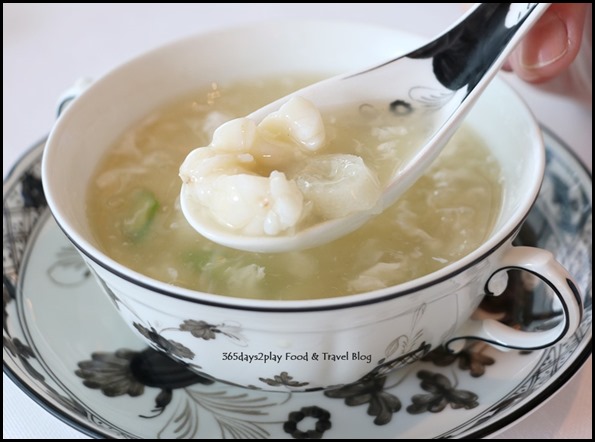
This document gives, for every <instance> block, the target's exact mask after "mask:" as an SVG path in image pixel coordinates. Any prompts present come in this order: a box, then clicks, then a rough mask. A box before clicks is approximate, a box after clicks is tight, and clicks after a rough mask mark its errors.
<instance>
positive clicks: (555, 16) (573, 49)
mask: <svg viewBox="0 0 595 442" xmlns="http://www.w3.org/2000/svg"><path fill="white" fill-rule="evenodd" d="M591 13H592V12H591V6H590V4H589V3H553V4H552V5H551V6H550V7H549V8H548V10H547V11H546V12H545V13H544V14H543V16H542V17H541V18H540V19H539V21H538V22H537V23H536V24H535V25H534V27H533V28H532V29H531V30H530V31H529V33H528V34H527V35H526V36H525V38H524V39H523V40H522V41H521V43H520V44H519V47H517V48H516V49H515V51H514V52H513V53H512V54H511V56H510V57H509V59H508V62H507V64H506V65H505V70H509V71H513V72H514V73H515V74H516V75H518V76H519V77H520V78H521V79H523V80H525V81H528V82H530V83H543V82H546V81H548V80H552V79H554V78H556V77H558V76H560V75H562V74H564V73H565V72H566V71H567V70H568V69H569V68H570V67H571V65H572V63H573V62H574V61H575V60H576V59H577V56H579V53H581V51H582V49H581V48H582V46H583V45H584V46H585V48H584V49H585V50H587V49H588V51H589V54H588V58H589V60H588V63H589V65H590V63H591V58H592V56H591V51H592V49H591V47H592V46H591V45H592V43H591V32H592V31H591V30H592V28H591ZM587 22H588V24H587ZM586 26H588V28H586ZM584 31H587V32H584ZM584 34H585V36H584ZM586 40H588V41H586ZM587 46H588V47H587ZM582 55H583V54H582V53H581V57H582ZM589 81H591V79H589Z"/></svg>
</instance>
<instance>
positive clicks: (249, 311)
mask: <svg viewBox="0 0 595 442" xmlns="http://www.w3.org/2000/svg"><path fill="white" fill-rule="evenodd" d="M417 43H419V41H418V40H417V39H415V38H412V37H411V36H409V35H405V34H403V33H401V32H398V31H395V30H391V29H383V28H377V27H372V26H368V25H362V24H353V23H333V22H283V23H272V24H262V23H261V24H257V25H253V26H248V27H244V28H239V29H230V30H223V31H219V32H214V33H210V34H202V35H197V36H193V37H190V38H187V39H184V40H181V41H178V42H175V43H173V44H170V45H167V46H165V47H162V48H159V49H157V50H154V51H152V52H150V53H148V54H146V55H143V56H141V57H139V58H137V59H134V60H132V61H130V62H129V63H126V64H125V65H123V66H121V67H119V68H117V69H115V70H114V71H112V72H111V73H109V74H108V75H106V76H105V77H103V78H101V79H99V80H98V81H96V82H95V83H94V84H92V85H91V86H90V87H89V88H88V89H87V90H86V91H85V92H84V93H82V95H81V96H80V97H78V98H77V99H76V100H74V102H73V103H72V104H71V105H70V106H69V107H68V108H67V109H66V111H65V112H64V113H63V115H62V116H61V117H60V118H59V120H58V122H57V124H56V125H55V128H54V129H53V131H52V133H51V136H50V138H49V140H48V143H47V147H46V150H45V153H44V157H43V170H42V179H43V184H44V188H45V193H46V197H47V200H48V204H49V207H50V209H51V212H52V214H53V215H54V217H55V218H56V220H57V222H58V225H59V226H60V227H61V228H62V229H63V231H64V232H65V233H66V235H67V236H68V237H69V238H70V240H71V241H72V242H73V244H74V245H75V246H76V247H77V249H78V250H79V251H80V252H81V253H82V256H83V257H84V259H85V261H86V262H87V263H88V265H89V267H90V268H91V269H92V270H93V273H94V274H95V275H96V276H97V279H98V281H99V282H100V284H101V285H102V286H103V288H104V289H105V291H106V293H108V295H109V296H110V297H111V299H112V300H113V302H114V304H115V306H116V307H117V309H118V311H119V313H120V314H121V316H122V317H123V319H124V320H125V321H126V322H127V323H128V324H129V325H130V327H131V328H132V329H133V330H135V331H136V332H137V333H138V334H139V335H140V336H142V337H143V338H144V339H145V340H146V341H147V343H148V344H149V345H151V346H153V347H155V348H157V349H159V350H162V351H165V352H167V353H168V354H169V355H170V356H172V357H173V358H175V359H178V360H180V361H182V362H184V363H186V364H188V365H189V366H190V367H191V368H193V369H195V370H196V371H197V372H200V373H202V374H206V375H208V376H211V377H213V378H216V379H219V380H223V381H227V382H231V383H235V384H239V385H243V386H249V387H253V388H263V389H273V390H274V389H281V390H287V389H290V390H293V391H304V390H312V389H317V388H327V387H330V386H336V385H341V384H346V383H351V382H356V381H358V380H359V379H362V378H365V379H370V377H373V376H376V375H380V374H384V373H386V372H387V371H389V370H392V369H396V368H399V367H401V366H404V365H406V364H408V363H410V362H413V361H415V360H417V359H419V358H420V357H422V356H423V355H424V354H426V353H427V352H428V351H430V350H431V349H433V348H435V347H437V346H439V345H441V344H444V343H450V344H453V343H455V341H456V342H460V341H458V339H459V338H462V337H477V338H481V339H483V340H486V341H487V342H490V343H492V344H495V345H499V346H501V347H508V348H543V347H546V346H548V345H552V344H553V343H555V342H558V341H559V340H560V339H564V338H565V337H567V336H569V335H570V334H572V333H573V332H574V330H575V329H576V327H577V325H578V323H579V321H580V316H581V314H582V307H581V304H580V299H579V296H578V294H577V292H576V288H575V287H576V284H574V282H573V280H572V277H571V276H570V275H568V273H567V272H566V271H565V270H564V269H563V268H562V267H561V266H560V265H559V264H558V263H557V262H556V261H555V260H554V259H553V257H552V255H551V254H550V253H549V252H547V251H544V250H540V249H533V248H526V247H513V246H512V240H513V239H514V237H515V234H516V232H517V231H518V229H519V227H520V226H521V224H522V222H523V220H524V219H525V217H526V216H527V214H528V213H529V210H530V209H531V206H532V205H533V203H534V202H535V200H536V198H537V194H538V191H539V188H540V185H541V180H542V177H543V173H544V147H543V144H542V138H541V133H540V130H539V127H538V125H537V123H536V121H535V120H534V118H533V116H532V114H531V113H530V111H529V110H528V109H527V107H526V106H525V105H524V103H523V102H522V101H521V100H520V99H519V97H518V96H517V95H516V94H515V92H514V91H513V90H511V88H510V87H509V86H507V85H506V84H505V83H504V82H503V81H501V80H498V79H497V80H495V81H494V82H493V84H492V85H490V87H489V88H488V90H487V91H486V92H485V94H484V96H482V97H481V98H480V100H479V101H478V103H477V104H476V107H475V108H474V109H473V110H472V112H471V114H470V115H469V117H468V119H467V120H468V122H469V123H470V124H471V125H472V126H473V128H474V129H475V130H476V131H478V133H479V134H480V135H481V137H483V139H484V140H486V141H487V144H488V145H489V147H490V149H491V151H492V152H493V154H494V155H495V157H496V158H497V159H498V160H499V161H500V163H501V165H502V169H503V172H504V175H505V179H504V181H505V190H504V202H503V208H502V210H501V212H500V215H499V217H498V219H497V221H496V226H495V228H494V230H493V232H492V234H491V235H490V236H489V238H488V239H487V240H486V241H485V243H484V244H483V245H482V246H481V247H479V248H478V249H477V250H475V251H474V252H472V253H470V254H469V255H467V256H466V257H464V258H463V259H461V260H459V261H458V262H456V263H454V264H451V265H449V266H447V267H445V268H443V269H442V270H439V271H437V272H435V273H432V274H430V275H427V276H424V277H421V278H419V279H416V280H413V281H410V282H407V283H404V284H401V285H398V286H395V287H390V288H386V289H383V290H377V291H374V292H370V293H363V294H358V295H351V296H344V297H339V298H333V299H318V300H306V301H265V300H249V299H242V298H230V297H222V296H217V295H213V294H206V293H199V292H195V291H191V290H187V289H183V288H178V287H174V286H171V285H168V284H166V283H163V282H159V281H156V280H153V279H151V278H148V277H146V276H143V275H141V274H139V273H137V272H134V271H132V270H130V269H128V268H126V267H124V266H123V265H121V264H119V263H118V262H115V261H114V260H113V259H111V258H110V257H108V256H106V255H105V254H104V253H103V252H102V251H101V250H100V249H99V248H98V246H97V244H96V243H95V241H94V239H93V235H92V234H91V231H90V228H89V223H88V221H87V216H86V213H85V206H86V203H85V195H86V188H87V183H88V181H89V179H90V176H91V174H92V172H93V169H94V168H95V166H96V165H97V162H98V161H99V160H100V158H101V157H102V155H103V154H104V153H105V151H106V149H107V148H109V146H110V145H112V143H113V142H114V141H115V140H116V139H117V138H118V136H119V135H121V134H122V132H123V131H125V130H126V129H128V128H129V127H130V126H131V125H132V124H133V123H134V122H136V121H138V120H139V119H141V118H142V117H144V116H145V115H147V114H148V113H149V112H150V111H151V110H153V109H155V108H158V107H159V106H160V105H162V104H164V103H167V102H169V101H170V100H171V99H172V98H173V97H178V96H180V95H182V94H183V93H185V92H189V91H192V90H196V89H197V88H198V87H200V86H202V85H207V84H209V83H210V82H211V81H213V80H216V81H222V82H227V81H233V80H234V79H242V78H247V77H256V76H267V77H270V76H271V75H274V74H285V73H287V72H296V73H300V72H304V71H306V72H325V73H328V74H329V76H330V75H334V74H338V73H342V72H349V71H356V70H359V69H362V68H365V67H368V66H371V65H374V64H376V63H378V62H379V61H382V60H387V59H390V58H393V57H395V56H397V55H399V54H400V53H402V52H405V51H406V50H409V49H411V48H412V47H413V46H414V45H416V44H417ZM510 268H521V269H526V270H528V271H530V272H532V273H534V274H536V275H538V276H539V277H541V278H542V279H544V280H545V281H546V282H547V284H548V285H549V286H550V287H552V288H553V289H554V292H555V294H556V295H557V298H558V299H559V301H560V303H561V305H562V310H563V311H564V320H563V321H562V322H561V323H560V324H558V325H557V326H556V327H554V328H553V329H551V330H547V331H543V332H535V333H527V332H521V331H517V330H513V329H511V328H508V327H505V326H503V325H502V324H500V323H497V322H494V321H491V320H486V321H475V320H470V319H469V318H470V316H471V314H472V313H473V311H474V310H475V309H476V308H477V306H478V304H479V303H480V302H481V300H482V299H483V297H484V296H485V295H486V293H496V294H497V293H499V292H500V291H501V290H502V289H503V288H504V285H505V280H506V278H505V276H506V272H505V271H503V270H506V269H510ZM453 346H454V344H453Z"/></svg>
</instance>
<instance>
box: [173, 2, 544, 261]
mask: <svg viewBox="0 0 595 442" xmlns="http://www.w3.org/2000/svg"><path fill="white" fill-rule="evenodd" d="M548 6H549V3H512V4H508V3H494V4H492V3H480V4H478V5H477V6H476V7H475V8H474V9H472V10H470V11H469V12H468V13H467V14H466V15H465V16H463V17H462V18H461V20H459V21H458V22H457V23H455V24H454V25H453V26H452V27H451V28H450V29H448V30H447V31H445V32H443V33H442V34H440V35H439V36H438V37H437V38H435V39H433V40H432V41H431V42H429V43H427V44H425V45H423V46H422V47H420V48H418V49H415V50H413V51H410V52H408V53H407V54H405V55H402V56H400V57H398V58H395V59H393V60H388V61H385V62H383V63H381V64H378V65H376V66H373V67H371V68H369V69H365V70H363V71H360V72H357V73H350V74H345V75H340V76H336V77H333V78H330V79H327V80H324V81H321V82H319V83H315V84H313V85H311V86H308V87H306V88H303V89H300V90H298V91H296V92H294V93H293V94H290V95H288V96H286V97H283V98H281V99H279V100H277V101H275V102H273V103H270V104H269V105H267V106H264V107H263V108H260V109H258V110H257V111H255V112H253V113H252V114H250V115H249V116H248V118H249V119H251V120H254V121H255V122H257V123H258V122H260V121H262V120H263V119H264V118H265V117H266V116H267V115H269V114H270V113H271V112H274V111H276V110H278V109H279V108H280V107H281V106H282V105H283V104H284V103H286V102H288V101H289V100H290V99H291V98H292V97H294V96H300V97H303V98H306V99H307V100H309V101H311V102H312V103H313V104H314V105H315V106H316V107H317V108H318V109H320V111H321V113H324V112H325V110H327V109H333V108H341V107H346V106H352V107H353V106H355V108H356V109H357V108H358V107H359V106H361V105H362V104H365V103H371V102H373V103H375V104H378V103H380V105H381V106H384V107H385V109H387V110H389V111H392V112H393V113H399V114H407V113H413V112H423V116H422V118H424V119H425V120H427V123H425V126H426V127H427V128H428V129H429V130H428V131H427V135H426V137H425V139H423V140H422V141H421V143H420V147H419V149H416V151H415V153H414V154H413V156H412V157H411V158H410V159H408V160H407V161H406V162H405V164H403V165H402V166H401V167H399V168H398V169H397V170H396V171H395V172H394V174H393V176H392V177H391V178H390V179H389V181H388V182H387V183H386V184H385V186H384V187H383V190H382V193H381V196H380V198H379V199H378V201H377V202H376V204H375V205H373V207H372V208H371V209H365V210H356V211H353V212H351V213H350V214H349V215H347V216H343V217H340V218H333V219H328V220H325V221H323V222H319V223H316V224H313V225H311V226H308V227H305V228H303V229H298V230H297V231H296V232H292V233H288V234H285V233H280V234H278V235H246V234H242V232H240V231H238V230H234V229H231V228H229V227H227V226H225V225H223V224H222V223H220V222H218V221H217V220H215V219H214V218H212V217H211V216H209V214H208V213H206V211H205V210H201V208H200V207H199V206H200V204H199V203H198V202H197V201H196V200H195V199H193V198H192V195H191V191H190V188H189V186H188V185H187V184H186V183H185V184H183V185H182V189H181V198H180V201H181V208H182V211H183V213H184V216H185V217H186V219H187V220H188V222H189V223H190V224H191V225H192V227H193V228H194V229H195V230H196V231H197V232H199V233H200V234H201V235H203V236H205V237H206V238H208V239H210V240H212V241H214V242H216V243H219V244H221V245H224V246H227V247H231V248H234V249H239V250H245V251H251V252H261V253H279V252H288V251H295V250H301V249H307V248H311V247H315V246H319V245H322V244H325V243H328V242H331V241H333V240H335V239H338V238H340V237H342V236H344V235H347V234H348V233H351V232H353V231H354V230H356V229H358V228H359V227H360V226H362V225H363V224H364V223H366V221H368V220H369V219H370V218H372V217H374V216H376V215H378V214H379V213H381V212H382V211H383V210H384V209H386V208H387V207H389V206H390V205H392V204H393V203H394V202H395V201H396V200H397V199H398V198H399V197H400V196H401V195H402V194H403V193H404V192H405V191H406V190H407V189H408V188H409V187H410V186H411V185H412V184H413V183H414V182H415V181H416V180H417V179H418V178H419V177H420V176H421V175H422V174H423V173H424V171H425V170H426V169H427V168H428V166H429V165H430V164H431V163H432V162H433V160H434V159H435V158H436V157H437V156H438V155H439V153H440V152H441V150H442V148H443V147H444V146H445V145H446V143H447V142H448V141H449V139H450V138H451V137H452V135H453V134H454V133H455V131H456V130H457V129H458V127H459V126H460V124H461V122H462V121H463V119H464V118H465V116H466V115H467V112H468V111H469V110H470V109H471V107H472V106H473V104H474V103H475V101H476V99H477V98H478V97H479V96H480V94H481V92H482V91H483V90H484V89H485V87H486V86H487V85H488V84H489V82H490V81H491V80H492V79H493V78H494V76H495V75H496V74H497V72H498V70H499V69H500V68H501V66H502V65H503V64H504V62H505V60H506V58H507V56H508V55H509V54H510V52H511V51H512V50H513V49H514V48H515V46H516V45H517V43H518V42H519V41H520V39H521V38H522V37H523V36H524V35H525V34H526V32H527V31H528V30H529V29H530V28H531V26H532V25H533V24H534V23H535V22H536V21H537V19H538V18H539V17H540V16H541V15H542V14H543V12H544V11H545V10H546V9H547V7H548Z"/></svg>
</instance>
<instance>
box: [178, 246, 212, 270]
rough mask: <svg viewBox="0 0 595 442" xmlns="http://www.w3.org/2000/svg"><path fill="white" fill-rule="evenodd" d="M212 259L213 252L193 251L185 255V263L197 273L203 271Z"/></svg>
mask: <svg viewBox="0 0 595 442" xmlns="http://www.w3.org/2000/svg"><path fill="white" fill-rule="evenodd" d="M212 259H213V252H211V251H207V250H192V251H190V252H187V253H185V254H184V262H185V263H186V264H187V265H188V266H189V267H190V268H191V269H192V270H195V271H202V270H203V269H204V268H205V266H206V265H207V264H209V263H211V262H212Z"/></svg>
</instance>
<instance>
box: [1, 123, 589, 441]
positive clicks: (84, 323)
mask: <svg viewBox="0 0 595 442" xmlns="http://www.w3.org/2000/svg"><path fill="white" fill-rule="evenodd" d="M546 143H547V145H548V156H547V169H546V179H545V181H544V184H543V187H542V192H541V194H540V198H539V200H538V201H537V204H536V206H535V208H534V209H533V210H532V212H531V214H530V216H529V218H528V220H527V222H526V223H525V225H524V226H523V229H522V231H521V233H520V235H519V237H518V238H517V242H519V243H522V244H537V245H539V246H540V247H543V248H546V249H549V250H552V251H555V254H556V257H557V259H558V260H559V261H561V262H562V263H563V264H564V265H565V266H566V267H567V268H568V269H569V271H570V272H571V273H572V274H574V275H576V277H577V280H578V283H579V286H580V288H581V291H582V293H583V301H584V304H585V317H584V319H583V321H582V323H581V325H580V328H579V330H578V331H577V333H575V335H574V336H573V337H572V338H571V339H569V340H568V341H566V342H564V343H562V344H559V345H556V346H554V347H552V348H549V349H546V350H540V351H534V352H516V351H510V352H505V353H501V352H498V351H496V350H494V349H493V348H491V347H487V346H485V345H484V344H482V343H476V342H469V343H468V345H467V347H466V348H465V349H464V350H463V351H462V352H460V353H458V354H456V355H452V354H449V353H447V352H445V351H443V350H442V349H438V350H434V351H433V352H431V353H428V354H426V353H427V351H424V347H423V344H424V343H423V342H417V341H415V340H414V339H413V340H411V342H409V344H408V347H407V348H408V352H409V353H410V355H409V356H410V357H415V358H417V359H419V360H417V362H415V363H414V364H412V365H410V366H408V367H405V368H403V369H401V370H397V371H395V372H387V371H384V370H382V369H380V368H379V367H382V364H381V365H379V366H378V367H377V368H379V369H378V370H376V369H375V370H373V371H371V372H370V373H369V375H367V376H364V377H363V378H362V379H360V380H359V381H358V382H355V383H353V384H349V385H344V386H341V387H337V388H335V389H329V390H326V391H313V392H307V393H295V392H292V390H291V388H292V385H294V383H297V384H299V383H300V382H301V381H300V379H299V375H298V374H293V373H279V374H277V375H276V376H274V377H271V378H263V379H261V381H262V382H264V383H269V382H273V383H277V384H278V385H284V386H286V387H287V392H285V393H283V392H281V393H270V392H264V391H262V390H260V389H258V388H254V389H243V388H239V387H236V386H233V385H227V384H223V383H219V382H214V381H213V380H211V379H208V378H206V377H203V376H200V375H198V374H196V373H194V372H192V371H190V370H189V369H188V367H187V366H185V364H183V363H178V362H174V361H173V360H171V359H169V358H167V357H165V356H163V354H162V353H160V352H159V351H157V350H155V349H153V348H147V347H146V346H145V345H144V344H143V343H142V342H141V341H140V340H139V339H138V338H137V337H136V336H134V334H133V333H132V332H131V331H130V330H129V329H128V327H127V326H126V325H125V324H123V323H122V321H121V319H120V318H119V316H118V315H117V313H116V312H114V311H113V308H114V307H113V303H111V302H110V301H109V300H108V299H107V298H106V297H105V296H104V295H103V294H102V293H101V291H100V289H99V288H98V287H97V285H96V282H95V280H94V278H93V277H92V276H91V273H90V272H89V270H88V269H87V267H86V266H85V265H84V264H82V260H81V259H80V257H79V256H78V253H77V252H76V251H74V249H73V248H72V247H71V246H70V244H69V243H68V241H67V239H66V238H65V237H64V236H63V235H62V233H61V232H60V231H59V229H58V227H57V226H56V225H55V223H54V222H53V221H52V219H51V217H50V216H49V214H48V212H47V208H46V204H45V198H44V196H43V189H42V186H41V180H40V160H41V151H42V149H43V143H40V145H39V146H37V147H36V148H35V149H33V150H31V151H30V152H29V153H28V154H27V155H26V156H25V157H24V158H23V159H22V160H21V161H20V162H19V164H17V166H16V167H15V169H14V170H13V172H12V173H11V175H10V176H9V177H8V178H7V179H6V180H5V183H4V214H3V235H4V244H3V250H4V252H3V256H4V259H3V261H4V278H3V279H4V284H3V342H4V370H5V373H7V374H8V375H9V376H10V377H11V378H12V379H13V380H15V382H17V384H19V385H20V386H21V387H22V388H23V389H24V390H25V391H27V392H28V393H29V394H30V395H31V396H32V397H33V398H34V399H36V400H37V401H38V403H39V404H40V405H42V406H43V407H46V408H47V409H49V410H51V411H52V412H53V413H54V414H55V415H57V416H59V417H61V418H62V419H63V420H65V421H66V422H67V423H69V424H70V425H72V426H74V427H75V428H78V429H80V430H81V431H83V432H85V433H87V434H89V435H92V436H97V437H118V438H174V437H175V438H199V437H208V438H300V439H302V438H353V437H362V438H367V439H369V438H395V437H398V438H446V437H448V438H459V437H474V438H476V437H483V436H486V435H489V434H490V433H491V432H493V431H495V430H497V429H498V428H499V426H501V425H505V424H506V425H507V424H508V423H510V422H512V421H514V420H515V419H518V418H520V417H522V416H523V415H524V414H525V413H527V412H528V411H530V410H531V409H532V408H534V407H535V406H537V405H538V404H539V403H541V402H542V401H543V399H544V398H547V397H549V396H551V394H553V392H555V391H556V390H557V389H558V388H559V387H560V385H561V384H563V382H560V381H561V380H562V381H563V380H565V379H567V378H568V377H569V376H570V375H571V374H572V373H574V372H575V371H576V370H578V368H579V367H580V366H581V365H582V363H583V362H584V360H585V359H586V358H587V357H588V356H589V355H590V353H591V347H590V343H591V332H592V316H591V315H592V310H591V308H592V292H591V290H592V286H591V277H592V275H591V269H592V230H591V226H592V218H591V216H592V194H591V192H592V190H591V189H592V187H591V177H590V175H589V174H588V173H586V172H585V171H584V170H583V169H582V168H581V165H580V163H578V161H577V160H576V159H575V158H574V157H572V156H571V155H570V154H569V153H568V151H567V150H566V148H564V147H563V146H562V145H561V144H560V143H559V141H558V140H556V139H555V138H554V137H553V136H551V135H549V134H547V133H546ZM548 290H549V289H547V287H544V285H543V284H541V283H539V281H535V280H533V279H532V278H528V277H527V275H525V274H523V273H511V274H510V279H509V286H508V288H507V291H506V293H505V294H503V295H502V296H499V297H494V298H486V300H485V301H484V302H483V303H482V306H481V309H480V311H478V314H481V315H489V316H491V317H494V318H497V319H499V320H501V321H503V322H505V323H507V324H509V325H514V326H518V327H522V328H525V329H528V330H537V329H542V328H547V327H550V326H551V324H552V323H554V322H555V321H557V320H558V317H559V312H557V306H556V303H555V302H554V301H552V299H553V297H552V296H549V294H548ZM116 305H117V303H116ZM137 328H138V329H139V331H140V332H141V333H146V334H148V335H149V336H151V337H155V339H152V340H153V341H154V342H155V348H157V349H159V348H162V347H163V346H170V345H174V346H175V342H170V341H167V342H163V341H162V340H161V337H160V331H159V327H158V326H151V327H147V326H146V324H145V325H140V324H139V326H138V327H137ZM180 330H182V331H185V332H188V333H191V334H192V335H193V336H194V337H195V338H197V339H204V340H213V339H219V338H224V339H234V340H238V342H241V333H240V331H239V330H236V328H234V326H233V325H230V324H211V323H209V322H208V320H206V319H205V318H198V319H192V320H188V321H184V322H183V323H182V324H180ZM238 333H239V334H238ZM402 344H403V343H402V342H398V343H395V345H398V346H401V345H402ZM403 345H404V344H403ZM176 351H180V352H182V353H184V349H183V348H177V347H176ZM389 353H390V352H389ZM395 354H396V353H395ZM399 354H401V353H399ZM420 358H421V359H420ZM397 359H398V358H397ZM382 362H383V363H386V364H398V363H399V361H395V360H391V359H390V358H389V357H388V356H387V361H382ZM494 382H498V384H497V385H498V388H493V387H494V385H495V384H494Z"/></svg>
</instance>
